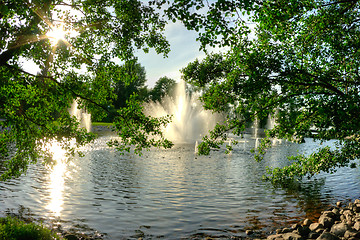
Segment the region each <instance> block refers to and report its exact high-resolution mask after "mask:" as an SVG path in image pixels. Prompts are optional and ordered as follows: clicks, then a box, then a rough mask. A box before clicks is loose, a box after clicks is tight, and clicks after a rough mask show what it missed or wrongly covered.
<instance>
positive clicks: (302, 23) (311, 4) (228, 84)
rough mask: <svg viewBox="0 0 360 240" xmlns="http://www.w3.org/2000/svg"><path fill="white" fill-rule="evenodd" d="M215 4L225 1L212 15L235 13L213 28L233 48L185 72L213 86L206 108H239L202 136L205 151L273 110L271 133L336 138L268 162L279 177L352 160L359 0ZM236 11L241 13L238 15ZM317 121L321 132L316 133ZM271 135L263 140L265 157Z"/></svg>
mask: <svg viewBox="0 0 360 240" xmlns="http://www.w3.org/2000/svg"><path fill="white" fill-rule="evenodd" d="M192 3H193V4H194V5H195V8H196V7H197V6H201V4H198V3H197V1H192ZM216 4H218V5H219V4H224V6H226V7H224V6H223V8H219V9H215V8H213V11H215V12H212V15H216V16H220V15H221V16H226V15H231V16H232V17H233V18H232V19H233V20H234V22H230V21H225V20H226V19H225V18H224V21H221V19H217V21H216V22H214V23H213V24H214V25H216V26H214V27H213V29H220V30H219V31H220V35H221V34H223V36H224V37H223V38H222V39H220V40H221V41H222V42H223V43H224V44H225V45H227V46H229V47H230V48H231V50H230V51H229V52H228V53H227V54H224V55H223V56H220V55H219V54H210V55H208V57H207V58H206V59H204V60H203V61H195V62H193V63H191V64H189V65H188V66H187V67H186V68H185V69H184V70H183V73H184V78H185V79H186V80H187V81H188V82H191V83H193V84H196V85H198V86H207V90H206V92H205V94H204V95H203V97H202V100H203V101H204V103H205V106H206V107H207V108H208V109H214V110H222V109H224V108H225V107H226V106H232V108H233V111H232V114H231V116H230V115H229V121H228V125H226V126H222V127H219V128H217V129H215V130H214V131H213V132H212V133H211V134H210V136H209V137H206V138H204V142H203V143H202V144H203V146H201V149H203V150H204V152H206V151H208V150H209V148H210V147H213V146H217V145H218V144H220V143H221V142H222V141H221V139H222V138H226V135H225V133H226V131H229V130H232V132H233V133H235V134H241V131H242V130H243V129H244V127H245V123H246V121H248V120H254V119H255V118H258V119H261V118H263V117H266V116H268V114H273V115H274V116H275V117H276V127H275V128H274V129H273V130H271V131H270V132H269V137H277V138H284V139H288V140H291V141H297V142H302V141H303V138H304V137H305V136H311V137H313V138H314V139H318V140H321V141H324V140H330V139H336V140H337V145H336V147H335V148H334V149H333V148H331V149H330V148H322V149H319V151H318V152H315V153H313V154H311V155H310V156H304V155H300V156H296V157H292V158H291V159H290V162H291V163H292V164H291V165H290V166H288V167H285V168H275V169H269V175H268V178H270V179H271V180H273V181H274V182H277V181H285V180H289V179H294V178H296V179H301V178H302V177H303V176H308V177H311V176H313V175H314V174H317V173H319V172H320V171H325V172H333V171H335V169H336V168H338V167H343V166H349V165H353V163H354V162H353V160H354V159H357V158H359V156H360V142H359V136H360V135H359V134H360V132H359V129H360V115H359V111H360V106H359V102H360V96H359V83H360V81H359V80H360V78H359V77H360V75H359V70H360V61H359V60H360V50H359V46H360V45H359V43H360V42H359V40H360V35H359V33H360V21H359V19H360V12H359V1H353V0H348V1H314V0H293V1H241V2H240V1H217V3H214V6H215V5H216ZM221 13H224V14H225V15H224V14H221ZM237 13H242V14H243V15H239V16H242V17H239V18H236V14H237ZM212 15H211V14H210V15H209V14H207V15H206V14H205V15H204V16H200V17H199V19H200V20H201V19H205V17H206V16H207V17H209V16H212ZM234 16H235V17H234ZM245 19H246V20H245ZM200 20H199V21H200ZM232 29H233V30H234V29H240V30H239V31H231V30H232ZM205 30H206V28H205ZM207 34H208V37H207V38H206V39H207V40H209V41H210V40H211V39H212V37H214V36H215V35H212V34H213V33H212V32H207V33H204V34H203V35H202V36H207ZM205 43H206V41H205ZM209 69H210V71H209ZM314 129H315V130H316V131H317V134H312V130H314ZM219 138H220V141H219ZM268 143H269V141H263V144H262V148H261V149H260V150H259V153H260V154H259V155H258V156H257V157H258V159H259V160H260V159H261V156H262V154H263V153H265V151H264V150H265V149H266V148H268V147H269V144H268Z"/></svg>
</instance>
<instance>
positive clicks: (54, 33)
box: [46, 26, 66, 46]
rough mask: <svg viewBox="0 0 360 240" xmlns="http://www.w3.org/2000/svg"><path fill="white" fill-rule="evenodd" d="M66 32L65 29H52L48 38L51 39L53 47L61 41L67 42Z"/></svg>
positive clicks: (47, 34)
mask: <svg viewBox="0 0 360 240" xmlns="http://www.w3.org/2000/svg"><path fill="white" fill-rule="evenodd" d="M65 35H66V32H65V31H64V29H63V27H62V26H60V27H52V28H51V30H50V31H49V32H47V33H46V36H47V37H48V38H49V39H50V44H51V46H55V45H56V44H57V43H58V42H59V41H60V40H65Z"/></svg>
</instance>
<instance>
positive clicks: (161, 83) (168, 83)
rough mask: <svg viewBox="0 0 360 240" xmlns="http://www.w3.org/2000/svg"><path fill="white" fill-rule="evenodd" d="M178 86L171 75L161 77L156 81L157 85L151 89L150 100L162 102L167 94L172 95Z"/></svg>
mask: <svg viewBox="0 0 360 240" xmlns="http://www.w3.org/2000/svg"><path fill="white" fill-rule="evenodd" d="M175 86H176V82H175V80H174V79H171V78H169V77H166V76H165V77H161V78H159V80H157V81H156V83H155V86H154V88H153V89H151V91H150V100H151V101H153V102H156V101H158V102H160V101H161V99H162V98H163V97H165V96H166V95H171V94H172V92H173V91H174V89H175Z"/></svg>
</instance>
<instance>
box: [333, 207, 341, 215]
mask: <svg viewBox="0 0 360 240" xmlns="http://www.w3.org/2000/svg"><path fill="white" fill-rule="evenodd" d="M332 212H333V213H334V214H335V216H340V210H339V209H338V208H334V209H333V210H332Z"/></svg>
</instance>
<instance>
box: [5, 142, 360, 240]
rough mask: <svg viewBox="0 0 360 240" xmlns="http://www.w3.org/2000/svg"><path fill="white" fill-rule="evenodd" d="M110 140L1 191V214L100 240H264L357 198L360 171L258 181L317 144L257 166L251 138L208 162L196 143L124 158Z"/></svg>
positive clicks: (292, 147)
mask: <svg viewBox="0 0 360 240" xmlns="http://www.w3.org/2000/svg"><path fill="white" fill-rule="evenodd" d="M108 140H109V137H107V136H102V137H100V138H99V139H97V140H96V141H95V142H94V143H93V144H91V145H89V146H87V147H85V148H84V149H82V150H83V151H84V153H85V157H82V158H80V157H76V158H74V159H72V160H70V161H69V162H68V163H67V164H64V163H61V162H60V163H58V164H57V165H55V166H54V168H52V169H50V168H49V167H44V166H43V165H41V164H36V165H32V166H31V167H30V169H29V171H28V173H27V175H24V176H21V177H20V178H17V179H13V180H10V181H7V182H1V183H0V193H1V196H0V215H2V216H3V215H6V214H16V215H22V217H31V218H33V219H36V220H39V221H43V222H44V223H45V224H46V225H49V226H52V227H61V228H62V229H64V230H67V231H71V232H78V233H86V234H90V235H102V236H103V238H104V239H138V238H143V239H154V238H163V239H181V238H184V239H198V238H199V239H201V238H205V237H207V236H211V237H217V238H230V237H244V236H246V234H245V231H246V230H247V229H253V230H255V231H259V233H258V234H257V235H256V236H261V235H262V234H266V233H269V232H271V231H274V230H275V229H276V228H279V227H282V226H290V224H292V223H294V222H297V221H300V220H302V219H304V218H311V219H314V218H316V217H318V216H319V214H320V212H321V211H322V210H324V209H326V208H328V206H329V205H332V204H335V203H336V202H337V201H347V200H354V199H356V198H359V197H360V169H359V168H355V169H350V168H343V169H340V170H339V171H338V172H337V173H336V174H333V175H330V174H320V175H318V176H317V177H316V178H313V179H311V180H305V181H304V182H303V183H301V184H300V185H299V186H298V187H297V188H296V189H295V188H293V189H283V188H275V187H273V186H272V185H271V184H270V183H268V182H264V181H262V175H263V174H264V173H265V166H266V165H269V166H284V165H285V164H287V163H286V156H287V155H289V154H295V153H296V152H300V153H305V154H309V153H311V152H312V151H314V150H315V149H316V148H317V147H318V146H319V143H314V142H313V141H312V140H311V139H306V143H304V144H301V145H299V144H294V143H289V142H283V143H281V144H277V145H275V146H274V147H273V148H272V149H271V150H270V151H269V152H268V154H267V155H266V156H265V159H264V161H263V162H261V163H257V162H256V161H255V160H254V158H253V155H252V153H250V149H251V148H253V147H254V146H255V144H256V139H254V138H252V137H251V136H250V135H246V136H245V141H244V142H240V143H239V144H238V145H237V146H234V150H233V152H232V154H231V155H226V154H225V153H224V151H216V152H213V153H212V154H211V155H210V156H197V155H196V154H194V144H177V145H175V146H174V148H172V149H170V150H162V149H152V150H150V151H144V152H143V155H142V156H137V155H132V154H125V155H121V154H119V153H118V152H117V151H115V150H113V149H109V148H108V147H107V146H106V141H108ZM242 140H244V139H242ZM327 144H330V145H331V144H332V143H331V142H329V143H327ZM58 154H60V155H61V154H62V153H61V151H59V153H58Z"/></svg>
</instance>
